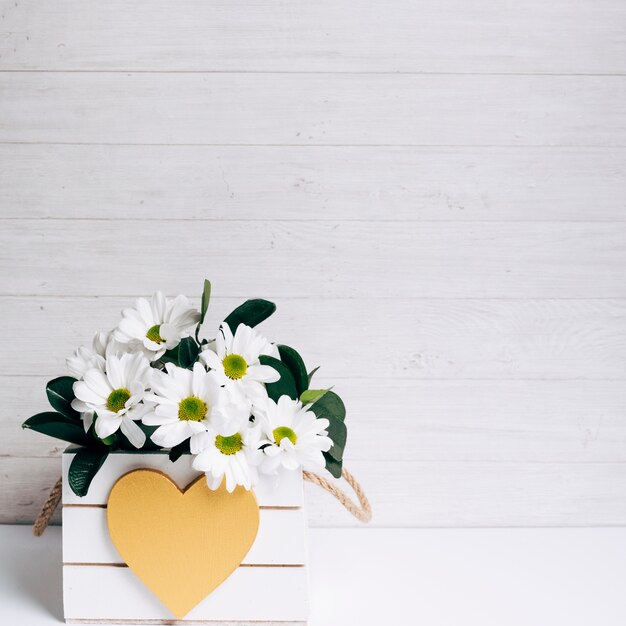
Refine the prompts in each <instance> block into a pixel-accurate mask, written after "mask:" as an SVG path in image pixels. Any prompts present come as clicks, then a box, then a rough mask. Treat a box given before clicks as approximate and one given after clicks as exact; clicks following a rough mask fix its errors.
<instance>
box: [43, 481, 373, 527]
mask: <svg viewBox="0 0 626 626" xmlns="http://www.w3.org/2000/svg"><path fill="white" fill-rule="evenodd" d="M302 474H303V476H304V480H307V481H309V482H310V483H314V484H315V485H318V486H319V487H321V488H322V489H325V490H326V491H328V493H330V494H331V495H332V496H335V498H337V500H339V502H340V503H341V504H342V505H343V506H344V507H345V508H346V509H347V510H348V511H349V512H350V513H352V515H354V517H356V518H357V519H358V520H359V521H361V522H363V523H364V524H367V523H368V522H369V521H370V520H371V519H372V507H371V506H370V503H369V501H368V499H367V496H366V495H365V492H364V491H363V489H362V488H361V485H359V483H358V482H357V481H356V479H355V478H354V476H352V474H350V472H349V471H348V470H347V469H344V470H343V471H342V473H341V476H342V477H343V479H344V480H345V481H346V482H347V483H348V485H350V487H352V490H353V491H354V493H355V494H356V497H357V498H358V500H359V504H358V505H357V504H355V503H354V502H353V501H352V500H351V499H350V498H349V496H348V495H346V493H344V492H343V491H342V490H341V489H339V487H337V486H336V485H335V484H334V483H331V482H330V481H329V480H327V479H326V478H324V477H323V476H320V475H319V474H313V472H307V471H304V472H303V473H302ZM62 484H63V483H62V479H61V478H59V480H57V482H56V483H55V485H54V487H52V489H51V490H50V493H49V494H48V497H47V498H46V501H45V502H44V503H43V506H42V507H41V511H40V512H39V515H38V516H37V519H36V520H35V523H34V524H33V535H35V537H41V535H43V531H44V530H46V528H47V527H48V524H49V523H50V520H51V519H52V516H53V515H54V512H55V511H56V508H57V506H59V502H60V501H61V493H62Z"/></svg>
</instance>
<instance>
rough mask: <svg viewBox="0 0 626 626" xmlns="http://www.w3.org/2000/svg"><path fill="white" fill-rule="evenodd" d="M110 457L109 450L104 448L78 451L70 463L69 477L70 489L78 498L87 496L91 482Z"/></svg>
mask: <svg viewBox="0 0 626 626" xmlns="http://www.w3.org/2000/svg"><path fill="white" fill-rule="evenodd" d="M108 455H109V449H108V448H105V447H103V446H98V447H92V448H81V449H80V450H78V452H77V453H76V456H75V457H74V458H73V459H72V462H71V463H70V469H69V472H68V477H67V480H68V483H69V485H70V488H71V489H72V491H73V492H74V493H75V494H76V495H77V496H79V497H80V498H82V497H83V496H85V495H86V494H87V491H88V490H89V485H91V481H92V480H93V478H94V476H95V475H96V474H97V473H98V470H99V469H100V468H101V467H102V464H103V463H104V462H105V460H106V458H107V456H108Z"/></svg>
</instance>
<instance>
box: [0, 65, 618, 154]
mask: <svg viewBox="0 0 626 626" xmlns="http://www.w3.org/2000/svg"><path fill="white" fill-rule="evenodd" d="M0 92H2V93H3V97H2V100H1V101H0V141H2V142H35V143H40V142H46V143H47V142H61V143H104V144H118V143H124V144H229V145H242V144H264V145H266V144H272V145H274V144H296V145H337V144H339V145H344V144H348V145H370V144H375V145H426V146H429V145H434V146H441V145H451V146H485V145H488V146H489V145H493V146H536V145H542V146H543V145H545V146H598V145H600V146H622V147H624V146H626V111H625V110H624V107H622V106H621V103H622V101H623V100H624V98H625V97H626V76H577V77H570V76H528V75H520V76H510V75H490V76H468V75H441V74H439V75H436V74H432V75H407V74H394V75H391V74H368V75H359V74H345V75H337V74H289V75H287V74H280V73H279V74H263V75H260V74H232V73H230V74H229V73H226V74H181V73H165V74H150V73H148V74H141V73H140V74H129V73H122V74H116V73H92V72H78V73H74V72H69V73H67V72H62V73H38V72H17V73H15V72H9V73H3V74H0ZM512 103H514V105H513V106H512ZM598 120H601V123H598V122H597V121H598Z"/></svg>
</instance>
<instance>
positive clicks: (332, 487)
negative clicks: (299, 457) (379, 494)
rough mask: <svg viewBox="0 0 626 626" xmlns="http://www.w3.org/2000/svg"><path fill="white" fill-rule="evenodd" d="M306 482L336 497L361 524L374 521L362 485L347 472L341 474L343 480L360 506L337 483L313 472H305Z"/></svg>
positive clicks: (345, 470)
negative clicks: (350, 488)
mask: <svg viewBox="0 0 626 626" xmlns="http://www.w3.org/2000/svg"><path fill="white" fill-rule="evenodd" d="M302 474H303V476H304V480H308V481H309V482H310V483H314V484H315V485H318V486H319V487H321V488H322V489H325V490H326V491H328V493H330V495H331V496H335V498H337V500H339V502H340V503H341V504H342V505H343V506H344V507H345V508H346V509H347V510H348V511H349V512H350V513H352V515H354V517H356V518H357V519H358V520H359V521H360V522H363V523H364V524H367V523H368V522H369V521H370V520H371V519H372V507H371V505H370V503H369V500H368V499H367V496H366V495H365V492H364V491H363V489H362V488H361V485H359V483H358V482H357V480H356V478H354V476H353V475H352V474H351V473H350V472H349V471H348V470H347V469H345V468H344V469H343V470H342V472H341V476H342V478H343V479H344V480H345V481H346V482H347V483H348V485H350V487H352V491H354V493H355V494H356V497H357V498H358V500H359V504H355V503H354V501H353V500H351V499H350V498H349V497H348V495H347V494H346V493H345V492H343V491H342V490H341V489H339V487H337V485H336V484H335V483H332V482H331V481H330V480H328V479H327V478H324V477H323V476H320V475H319V474H313V473H312V472H307V471H304V472H303V473H302Z"/></svg>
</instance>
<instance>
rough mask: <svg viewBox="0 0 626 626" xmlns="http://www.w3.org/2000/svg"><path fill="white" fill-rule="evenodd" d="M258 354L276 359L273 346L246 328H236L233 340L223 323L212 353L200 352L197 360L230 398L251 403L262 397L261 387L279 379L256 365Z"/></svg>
mask: <svg viewBox="0 0 626 626" xmlns="http://www.w3.org/2000/svg"><path fill="white" fill-rule="evenodd" d="M262 354H266V355H269V356H273V357H275V358H279V355H278V349H277V348H276V346H275V345H273V344H271V343H270V342H269V341H268V340H267V339H266V338H265V337H263V335H260V334H259V333H258V332H256V331H255V330H254V329H252V328H250V326H246V325H245V324H239V326H237V330H236V331H235V335H234V336H233V333H232V332H231V330H230V328H229V326H228V324H226V323H223V324H222V325H221V326H220V332H219V333H218V335H217V339H216V340H215V351H213V350H211V349H210V348H208V349H206V350H203V351H202V352H201V353H200V358H201V359H202V360H203V361H204V362H205V363H206V364H207V366H208V367H209V368H211V370H212V371H214V372H215V373H216V374H217V376H218V379H219V381H220V383H221V384H222V385H225V386H226V387H227V388H228V389H230V390H231V392H233V394H234V395H236V396H238V397H240V398H249V399H251V400H253V401H255V400H259V399H261V398H264V397H265V396H266V391H265V387H264V386H263V383H273V382H276V381H277V380H278V379H279V378H280V374H279V373H278V372H277V371H276V370H275V369H274V368H273V367H270V366H269V365H261V364H260V362H259V356H261V355H262Z"/></svg>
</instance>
